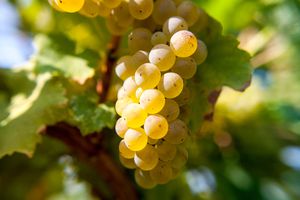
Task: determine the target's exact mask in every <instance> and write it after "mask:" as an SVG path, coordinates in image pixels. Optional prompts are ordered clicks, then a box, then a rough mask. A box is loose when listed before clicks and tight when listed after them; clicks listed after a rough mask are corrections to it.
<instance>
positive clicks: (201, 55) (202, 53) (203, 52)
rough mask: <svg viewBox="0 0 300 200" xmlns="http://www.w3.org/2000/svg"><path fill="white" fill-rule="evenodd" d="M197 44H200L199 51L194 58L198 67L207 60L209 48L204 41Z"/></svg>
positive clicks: (198, 45)
mask: <svg viewBox="0 0 300 200" xmlns="http://www.w3.org/2000/svg"><path fill="white" fill-rule="evenodd" d="M197 42H198V44H197V49H196V51H195V53H194V54H193V55H192V57H193V58H194V59H195V61H196V63H197V65H200V64H202V63H203V62H204V61H205V59H206V58H207V47H206V44H205V43H204V42H203V41H201V40H198V41H197Z"/></svg>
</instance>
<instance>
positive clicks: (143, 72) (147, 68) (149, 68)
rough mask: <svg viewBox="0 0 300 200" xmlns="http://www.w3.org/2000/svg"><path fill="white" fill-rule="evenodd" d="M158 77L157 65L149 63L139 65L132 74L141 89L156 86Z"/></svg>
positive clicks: (159, 75)
mask: <svg viewBox="0 0 300 200" xmlns="http://www.w3.org/2000/svg"><path fill="white" fill-rule="evenodd" d="M160 77H161V74H160V71H159V69H158V67H156V65H153V64H151V63H145V64H143V65H141V66H140V67H139V68H138V69H137V70H136V72H135V75H134V78H135V81H136V84H137V85H138V86H140V87H141V88H143V89H152V88H154V87H156V86H157V84H158V83H159V81H160Z"/></svg>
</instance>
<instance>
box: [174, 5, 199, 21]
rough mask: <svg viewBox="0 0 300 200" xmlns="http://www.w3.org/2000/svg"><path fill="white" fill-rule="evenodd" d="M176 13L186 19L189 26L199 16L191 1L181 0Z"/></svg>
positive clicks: (195, 6)
mask: <svg viewBox="0 0 300 200" xmlns="http://www.w3.org/2000/svg"><path fill="white" fill-rule="evenodd" d="M177 13H178V15H179V16H181V17H183V18H184V19H185V20H186V22H187V24H188V25H189V26H192V25H194V24H195V23H196V21H197V20H198V18H199V12H198V7H197V5H196V4H194V3H193V2H192V1H183V2H182V3H181V4H179V6H178V7H177Z"/></svg>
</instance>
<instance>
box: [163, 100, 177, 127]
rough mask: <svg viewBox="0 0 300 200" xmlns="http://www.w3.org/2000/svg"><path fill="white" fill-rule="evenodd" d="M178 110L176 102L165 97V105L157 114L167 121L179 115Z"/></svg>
mask: <svg viewBox="0 0 300 200" xmlns="http://www.w3.org/2000/svg"><path fill="white" fill-rule="evenodd" d="M179 112H180V110H179V105H178V103H177V102H176V101H174V100H172V99H166V102H165V106H164V107H163V109H162V110H161V111H160V112H159V114H160V115H162V116H164V117H165V118H166V119H167V121H168V122H171V121H173V120H175V119H176V118H177V117H178V116H179Z"/></svg>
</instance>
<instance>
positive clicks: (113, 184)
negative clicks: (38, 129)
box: [43, 36, 137, 200]
mask: <svg viewBox="0 0 300 200" xmlns="http://www.w3.org/2000/svg"><path fill="white" fill-rule="evenodd" d="M120 39H121V38H120V37H117V36H113V37H112V39H111V41H110V43H109V45H108V47H107V53H106V59H105V62H104V64H103V65H102V66H101V69H100V70H101V74H102V76H101V78H100V80H98V83H97V92H98V94H99V96H100V102H105V101H106V100H107V95H108V91H109V87H110V84H111V79H112V75H113V71H114V70H113V68H114V64H115V62H116V56H115V53H116V51H117V50H118V48H119V44H120ZM102 132H103V131H102ZM43 133H44V134H45V135H47V136H49V137H52V138H55V139H57V140H59V141H61V142H63V143H64V144H65V145H66V146H67V147H68V148H69V149H70V150H71V152H72V154H73V155H74V156H75V157H76V158H78V159H79V160H81V161H83V162H84V163H86V164H87V165H88V166H90V167H91V168H93V169H94V170H95V171H96V172H97V174H99V175H100V176H101V178H102V179H103V180H105V181H106V183H107V184H108V186H109V188H110V191H111V193H112V194H113V195H114V199H120V200H127V199H131V200H136V199H137V194H136V191H135V189H134V187H133V185H132V183H131V181H130V180H129V179H128V177H127V176H126V175H125V173H124V171H123V170H122V169H121V168H120V167H119V166H118V165H117V164H116V163H115V161H114V160H113V159H112V156H111V155H110V154H109V153H108V152H107V151H106V150H105V149H104V147H103V145H101V141H102V139H103V135H104V133H94V134H91V135H89V136H82V134H81V132H80V130H79V129H78V128H76V127H72V126H70V125H69V124H66V123H63V122H61V123H58V124H56V125H54V126H48V127H47V128H46V129H45V131H44V132H43ZM96 194H98V196H100V198H101V199H105V198H104V197H103V196H102V195H101V193H100V192H96Z"/></svg>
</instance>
